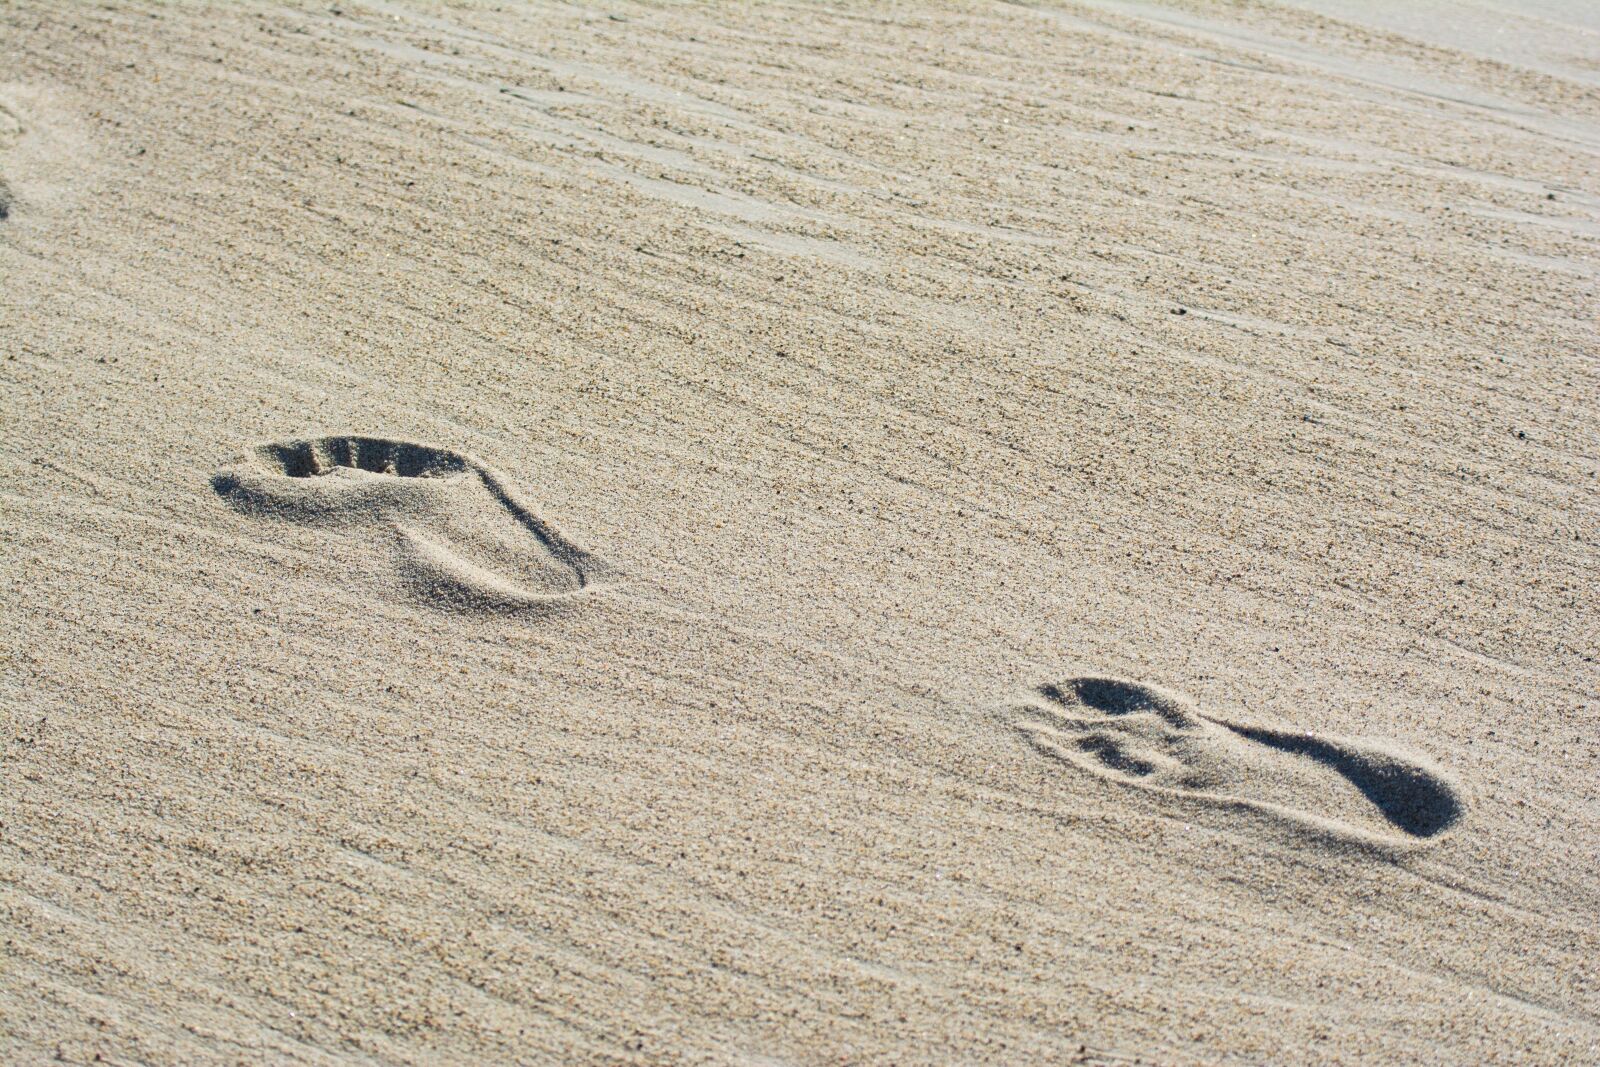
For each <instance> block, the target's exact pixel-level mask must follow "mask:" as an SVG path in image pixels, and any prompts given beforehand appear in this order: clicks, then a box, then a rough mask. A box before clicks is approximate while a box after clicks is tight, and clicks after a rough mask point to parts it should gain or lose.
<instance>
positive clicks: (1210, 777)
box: [1016, 678, 1466, 847]
mask: <svg viewBox="0 0 1600 1067" xmlns="http://www.w3.org/2000/svg"><path fill="white" fill-rule="evenodd" d="M1021 710H1022V711H1024V712H1025V713H1026V716H1027V717H1026V718H1023V719H1022V720H1020V721H1018V722H1017V723H1016V727H1017V729H1018V730H1020V731H1021V732H1022V734H1023V735H1024V736H1025V737H1027V739H1028V740H1029V741H1030V742H1031V743H1032V744H1033V746H1034V748H1036V749H1038V750H1039V751H1040V752H1042V753H1044V754H1045V755H1047V756H1050V757H1052V758H1054V759H1058V760H1061V761H1063V762H1065V763H1069V764H1071V765H1073V766H1075V767H1080V768H1082V769H1084V770H1086V771H1089V772H1090V773H1092V774H1095V775H1098V776H1100V777H1101V778H1104V779H1107V780H1109V781H1112V782H1115V783H1117V784H1119V785H1126V786H1132V787H1135V788H1138V789H1144V790H1149V791H1151V792H1154V793H1159V794H1166V795H1169V796H1176V797H1187V798H1191V799H1194V800H1200V801H1205V802H1208V803H1211V804H1215V805H1218V806H1221V807H1226V808H1232V809H1234V810H1249V811H1254V812H1258V813H1261V814H1265V815H1268V816H1271V817H1273V818H1276V819H1278V820H1280V821H1281V822H1284V823H1286V824H1288V825H1290V826H1292V827H1294V828H1296V829H1299V830H1302V831H1310V832H1315V833H1317V834H1319V835H1321V836H1322V837H1324V838H1328V837H1332V838H1335V839H1338V840H1342V841H1346V842H1355V843H1362V844H1369V845H1382V846H1388V847H1396V846H1398V847H1416V846H1419V845H1423V844H1428V843H1431V842H1433V841H1437V840H1438V839H1439V838H1440V837H1441V836H1442V835H1443V834H1445V833H1446V832H1447V831H1448V830H1450V829H1451V828H1452V827H1453V826H1455V825H1456V824H1457V823H1459V822H1460V821H1461V819H1462V817H1463V816H1464V815H1465V814H1466V801H1465V798H1464V797H1463V795H1462V793H1461V791H1460V789H1459V788H1458V787H1457V786H1456V785H1455V784H1454V783H1452V782H1451V781H1450V779H1449V778H1447V777H1446V776H1445V775H1444V773H1443V772H1441V771H1440V770H1438V769H1437V768H1435V767H1432V766H1430V765H1429V764H1428V763H1427V762H1426V761H1424V760H1422V759H1420V758H1418V757H1415V756H1409V755H1406V754H1404V753H1402V752H1399V751H1397V750H1395V749H1392V748H1390V747H1388V746H1386V745H1382V744H1378V743H1374V742H1370V741H1356V740H1349V739H1345V738H1337V737H1326V736H1318V735H1313V734H1306V733H1297V732H1292V731H1288V730H1277V729H1271V728H1268V727H1262V726H1250V725H1245V724H1242V723H1238V722H1232V721H1229V720H1227V719H1223V718H1220V717H1218V716H1216V715H1212V714H1209V713H1206V712H1202V711H1201V710H1200V709H1199V708H1198V707H1196V706H1195V704H1194V702H1193V701H1191V700H1190V699H1188V698H1187V697H1185V696H1183V695H1182V694H1180V693H1175V692H1172V691H1170V690H1166V689H1160V688H1158V687H1156V686H1151V685H1142V684H1140V683H1138V682H1129V681H1122V680H1120V679H1116V678H1073V679H1070V680H1068V681H1064V682H1059V683H1055V684H1052V685H1043V686H1040V687H1039V688H1038V689H1037V690H1035V691H1034V693H1033V694H1031V695H1030V698H1029V699H1028V700H1027V701H1026V702H1025V703H1024V704H1023V705H1022V707H1021Z"/></svg>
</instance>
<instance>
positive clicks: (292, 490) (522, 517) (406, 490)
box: [211, 436, 607, 610]
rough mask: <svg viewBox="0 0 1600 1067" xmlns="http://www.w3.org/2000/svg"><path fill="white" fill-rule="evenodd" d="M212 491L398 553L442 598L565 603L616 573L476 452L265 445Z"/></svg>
mask: <svg viewBox="0 0 1600 1067" xmlns="http://www.w3.org/2000/svg"><path fill="white" fill-rule="evenodd" d="M211 485H212V488H213V489H215V490H216V491H217V494H218V495H219V496H221V497H222V498H223V500H225V501H226V502H227V503H228V504H229V505H230V506H232V507H234V508H236V509H238V510H239V511H243V512H247V513H250V514H256V515H265V516H271V517H275V518H280V519H288V520H290V521H293V522H298V523H303V524H307V525H313V526H318V527H323V528H332V529H340V530H346V531H349V532H350V533H351V535H352V536H356V537H364V538H367V539H368V540H369V541H371V542H372V543H373V544H374V545H383V544H387V545H389V546H391V547H392V550H393V552H394V554H395V561H396V564H397V567H398V570H399V574H400V576H401V578H402V579H403V580H404V582H405V584H406V585H407V586H408V587H409V589H410V591H411V592H412V593H413V594H416V595H419V596H421V597H422V598H423V599H424V600H426V601H428V602H430V603H435V604H441V605H445V606H450V607H462V608H476V609H486V610H492V609H500V610H504V609H515V608H532V607H541V606H554V605H557V604H561V603H564V602H566V601H570V600H572V599H573V598H574V597H577V596H580V595H582V594H583V593H585V592H586V591H589V590H591V589H592V587H594V586H595V585H597V584H600V583H601V582H603V581H604V579H605V576H606V571H607V568H606V567H605V565H604V564H603V563H602V562H601V561H600V560H598V559H596V558H595V557H594V556H593V555H591V554H590V553H588V552H586V551H584V550H583V549H581V548H579V547H578V546H577V545H575V544H574V543H572V542H571V541H569V540H568V539H567V538H566V537H564V536H562V534H561V533H560V532H559V531H557V530H556V529H555V527H553V526H551V525H550V524H549V523H548V522H546V521H545V520H544V519H542V518H540V517H539V516H538V515H537V514H535V513H534V512H533V511H532V509H530V508H529V507H528V505H527V504H525V503H524V502H523V501H522V500H521V499H520V498H519V497H518V496H517V494H516V492H515V491H514V490H513V489H512V487H511V484H510V482H508V481H507V479H506V478H505V476H504V475H502V474H501V473H500V472H499V471H496V470H495V469H494V468H492V467H490V466H489V465H488V464H486V463H484V462H483V461H481V460H479V459H476V458H474V457H472V456H470V455H468V454H466V453H464V452H454V451H451V450H450V449H445V448H435V447H432V446H429V445H421V444H414V443H411V442H409V441H397V440H391V439H388V438H382V437H352V436H334V437H319V438H316V439H314V440H302V441H289V442H285V443H281V444H266V445H262V446H260V447H258V448H256V449H254V450H253V451H251V452H250V453H249V454H247V455H246V456H245V457H244V458H243V459H242V460H240V461H239V462H237V463H235V464H233V465H232V466H229V467H225V468H224V469H222V470H220V471H218V472H217V473H216V474H215V475H214V476H213V477H212V479H211Z"/></svg>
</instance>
